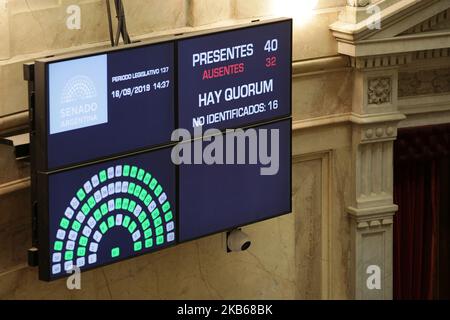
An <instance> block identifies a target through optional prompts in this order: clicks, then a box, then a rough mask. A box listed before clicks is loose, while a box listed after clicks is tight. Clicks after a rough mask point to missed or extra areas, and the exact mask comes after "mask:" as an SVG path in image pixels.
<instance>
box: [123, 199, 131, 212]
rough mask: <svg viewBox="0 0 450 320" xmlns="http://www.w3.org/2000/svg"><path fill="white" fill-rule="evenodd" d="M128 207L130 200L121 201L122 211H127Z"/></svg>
mask: <svg viewBox="0 0 450 320" xmlns="http://www.w3.org/2000/svg"><path fill="white" fill-rule="evenodd" d="M129 205H130V199H127V198H124V199H123V201H122V210H127V209H128V206H129Z"/></svg>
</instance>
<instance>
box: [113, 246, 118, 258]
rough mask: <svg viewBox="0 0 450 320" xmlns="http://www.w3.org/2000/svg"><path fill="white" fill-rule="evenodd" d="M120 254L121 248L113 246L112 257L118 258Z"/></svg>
mask: <svg viewBox="0 0 450 320" xmlns="http://www.w3.org/2000/svg"><path fill="white" fill-rule="evenodd" d="M118 256H120V248H113V249H112V250H111V258H117V257H118Z"/></svg>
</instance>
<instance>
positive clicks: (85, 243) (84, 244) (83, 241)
mask: <svg viewBox="0 0 450 320" xmlns="http://www.w3.org/2000/svg"><path fill="white" fill-rule="evenodd" d="M87 243H88V238H86V237H85V236H81V237H80V246H83V247H86V245H87Z"/></svg>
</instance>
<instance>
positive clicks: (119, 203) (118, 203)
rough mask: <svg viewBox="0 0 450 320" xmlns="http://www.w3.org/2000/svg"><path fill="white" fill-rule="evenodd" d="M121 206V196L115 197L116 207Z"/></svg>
mask: <svg viewBox="0 0 450 320" xmlns="http://www.w3.org/2000/svg"><path fill="white" fill-rule="evenodd" d="M120 208H122V198H117V199H116V209H120Z"/></svg>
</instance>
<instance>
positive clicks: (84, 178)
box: [42, 149, 176, 278]
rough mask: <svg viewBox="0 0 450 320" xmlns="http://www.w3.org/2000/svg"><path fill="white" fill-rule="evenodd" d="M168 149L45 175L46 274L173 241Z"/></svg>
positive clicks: (173, 198) (173, 202)
mask: <svg viewBox="0 0 450 320" xmlns="http://www.w3.org/2000/svg"><path fill="white" fill-rule="evenodd" d="M170 152H171V150H170V149H162V150H158V151H153V152H150V153H146V154H142V155H137V156H131V157H127V158H123V159H120V160H116V161H110V162H105V163H101V164H96V165H91V166H87V167H83V168H78V169H74V170H69V171H66V172H62V173H56V174H51V175H49V176H48V198H49V199H48V201H49V207H48V211H49V216H48V222H49V238H50V242H49V255H50V256H49V257H47V258H48V259H49V260H48V266H49V270H48V272H49V278H56V277H61V276H66V275H67V273H66V272H67V271H69V270H72V268H73V266H78V267H80V269H81V270H85V269H90V268H93V267H97V266H101V265H105V264H109V263H112V262H116V261H119V260H123V259H125V258H128V257H131V256H135V255H139V254H142V253H147V252H152V251H155V250H159V249H161V248H165V247H167V246H168V245H171V244H174V243H175V241H176V234H175V232H176V213H175V206H176V194H175V187H176V180H175V166H174V165H173V164H172V163H171V160H170ZM44 252H45V250H43V251H42V254H44ZM43 262H44V261H43Z"/></svg>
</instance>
